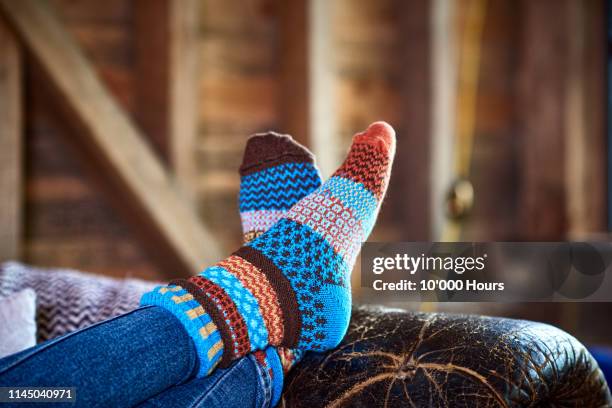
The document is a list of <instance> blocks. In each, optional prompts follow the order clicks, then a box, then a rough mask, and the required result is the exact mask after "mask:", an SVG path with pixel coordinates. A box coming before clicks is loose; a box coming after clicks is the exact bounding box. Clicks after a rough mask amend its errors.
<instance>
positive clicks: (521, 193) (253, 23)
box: [24, 0, 605, 278]
mask: <svg viewBox="0 0 612 408" xmlns="http://www.w3.org/2000/svg"><path fill="white" fill-rule="evenodd" d="M155 1H157V0H155ZM52 2H53V4H54V5H55V6H56V7H57V9H58V10H59V12H60V15H61V17H62V19H63V21H64V22H65V24H66V25H67V27H68V29H69V30H70V32H72V33H73V34H74V35H75V36H76V38H77V40H78V42H79V43H80V45H81V46H82V47H83V49H84V51H85V52H86V54H87V55H88V56H89V58H91V60H92V61H93V63H94V64H95V66H96V69H97V70H98V72H99V74H100V76H101V77H102V78H103V80H104V82H105V83H106V84H107V85H108V87H109V89H110V90H111V91H112V92H113V94H114V95H115V96H116V97H117V98H118V100H119V101H120V102H121V104H122V106H123V107H124V108H125V109H126V110H127V111H128V112H129V113H130V114H132V115H133V116H134V117H135V118H138V117H139V113H138V112H137V111H138V109H139V106H138V101H139V100H140V101H142V100H143V98H145V99H146V96H143V92H142V88H139V87H141V86H142V85H139V83H142V78H141V77H140V76H138V69H139V68H138V67H137V63H136V62H137V58H136V56H137V54H138V50H139V49H141V50H142V47H143V46H142V44H141V45H140V46H139V45H138V44H137V43H136V39H135V35H134V34H135V32H136V27H138V22H137V21H136V16H135V4H137V3H139V2H132V1H128V0H108V1H105V2H99V1H95V0H53V1H52ZM140 3H144V4H147V3H148V2H147V1H143V2H140ZM298 3H299V4H301V6H304V5H305V4H306V3H307V2H306V1H300V2H296V4H298ZM459 3H460V2H458V3H457V4H459ZM487 3H488V6H487V17H486V24H485V28H484V30H485V33H484V41H483V44H482V52H483V54H482V67H481V78H480V82H479V87H480V88H479V94H478V106H477V115H478V120H477V122H476V138H475V150H474V154H473V159H474V162H473V165H472V174H473V182H474V186H475V191H476V204H475V208H474V213H473V216H472V217H471V218H470V220H469V221H468V223H467V224H466V229H465V233H464V236H463V238H464V239H468V240H470V239H471V240H512V239H540V238H545V239H564V238H565V237H567V234H568V231H576V232H577V233H580V234H585V233H590V232H593V231H598V230H601V229H602V219H603V218H602V215H601V214H603V210H602V208H603V206H604V205H605V204H604V203H603V198H602V193H603V190H600V189H598V190H597V191H595V193H594V194H592V195H589V194H587V195H585V194H582V196H583V197H585V198H584V201H582V202H578V203H576V200H575V199H573V200H574V201H573V204H571V208H569V207H568V208H566V207H565V203H566V202H567V201H568V200H570V198H569V197H574V191H575V192H576V193H578V194H579V193H580V191H582V193H584V191H583V190H581V187H580V186H581V185H584V184H585V183H584V182H583V180H592V182H591V185H593V186H597V185H599V183H600V182H601V179H602V178H603V172H602V168H603V167H602V165H603V155H602V154H603V153H602V152H603V149H600V148H598V146H599V145H598V144H597V143H598V142H597V141H598V139H597V138H598V135H599V133H601V128H600V127H601V125H600V123H601V122H602V121H601V115H602V113H601V112H600V111H598V110H597V109H598V107H599V108H601V106H603V105H598V102H597V100H598V99H597V98H598V96H597V95H598V92H600V88H601V87H599V85H600V84H601V82H600V81H601V77H600V76H598V74H597V72H598V69H600V67H599V66H598V65H597V64H596V63H595V62H594V61H596V58H599V56H600V55H599V51H598V50H599V48H597V47H598V46H597V45H593V44H596V43H597V39H598V38H599V37H598V33H597V30H601V27H600V26H598V25H597V23H598V21H599V20H598V19H597V10H599V9H600V7H601V4H600V2H598V1H590V2H586V3H585V4H587V5H586V6H585V11H584V12H583V13H582V15H583V16H584V19H585V21H583V22H582V23H580V22H576V21H574V22H573V23H572V24H574V26H573V27H578V26H577V25H576V24H578V25H580V24H582V25H581V27H590V28H589V31H588V32H586V33H585V34H584V35H585V38H584V39H583V41H584V43H585V44H591V46H590V47H588V48H586V49H585V50H584V51H583V52H584V53H583V54H580V50H578V51H576V49H574V51H572V52H573V53H574V54H572V55H574V58H584V61H588V62H585V65H584V66H578V67H576V66H571V67H569V69H570V72H566V71H564V72H565V73H563V74H559V75H557V74H550V68H551V65H550V63H549V65H540V64H541V62H542V57H541V54H540V51H541V52H544V53H547V54H546V55H552V57H551V58H552V61H553V63H552V64H553V65H554V64H555V61H557V60H558V57H559V55H566V54H563V53H561V51H563V50H564V49H565V48H566V47H565V46H564V44H565V42H566V41H568V34H567V33H569V32H571V30H572V29H571V28H568V26H566V25H564V24H565V22H564V20H561V18H560V19H551V18H547V16H548V12H547V11H546V7H548V8H552V9H555V8H559V10H560V11H559V13H561V14H567V13H568V10H567V9H566V8H564V7H566V6H567V7H570V6H571V5H568V4H569V3H571V0H567V1H565V2H563V4H564V6H563V7H556V6H555V4H556V2H547V3H546V2H529V1H521V2H515V1H510V0H489V1H488V2H487ZM532 3H533V4H532ZM536 3H537V4H536ZM538 4H540V5H538ZM541 4H544V5H543V6H542V5H541ZM198 6H199V11H198V18H199V26H198V27H197V38H195V39H194V42H195V47H196V48H197V50H196V53H197V59H198V61H197V66H198V71H197V73H198V74H197V78H196V83H197V86H196V88H197V89H196V91H197V95H196V96H197V102H198V103H197V108H196V109H197V111H196V112H195V115H196V116H197V123H196V129H197V131H196V138H195V141H194V143H193V144H194V149H193V151H192V154H193V164H194V166H195V167H194V168H193V169H190V170H189V172H190V173H191V174H192V176H193V180H190V182H189V187H190V188H192V194H193V196H194V197H195V202H196V204H197V206H198V209H199V212H200V214H201V215H202V216H203V218H204V220H205V221H206V222H207V224H208V225H209V226H211V228H212V229H213V231H214V233H215V235H216V236H217V237H218V239H219V241H220V243H221V245H223V246H225V248H233V247H235V246H237V245H239V243H240V223H239V217H238V213H237V211H238V205H237V191H238V186H239V178H238V174H237V168H238V166H239V164H240V160H241V156H242V150H243V147H244V143H245V141H246V138H247V137H248V135H250V134H252V133H255V132H259V131H264V130H268V129H274V130H278V131H288V128H289V130H291V129H293V131H294V132H296V133H300V130H299V129H298V128H299V126H300V123H303V121H304V120H305V118H307V117H308V115H307V113H305V112H304V111H305V110H306V109H307V107H308V103H310V102H312V101H304V100H292V98H291V89H297V91H295V94H294V96H295V97H296V98H304V97H308V96H309V95H308V92H307V89H306V88H305V87H302V86H299V85H300V83H298V84H296V83H291V81H292V76H291V72H290V69H291V65H290V64H288V63H287V62H285V61H281V59H282V58H283V57H284V56H286V55H287V50H286V49H284V48H283V47H284V46H286V43H285V42H284V40H285V37H281V36H282V35H283V33H286V32H287V27H286V26H284V25H283V23H282V20H281V19H282V18H286V16H287V14H290V13H288V12H287V10H286V9H284V7H287V4H283V6H282V7H281V6H279V4H278V2H276V1H272V0H251V1H247V2H244V1H241V0H201V1H199V3H198ZM296 7H297V6H296ZM304 8H305V7H304ZM539 8H543V11H542V10H540V11H538V10H539ZM330 9H331V11H332V16H331V24H332V31H331V33H332V34H331V38H330V39H329V41H330V43H331V45H332V46H333V48H334V51H335V52H334V57H333V61H331V63H332V65H333V69H334V78H333V82H334V89H333V93H334V94H335V95H336V96H335V100H334V102H335V109H336V113H337V117H336V122H337V135H336V136H337V144H338V146H339V147H340V148H339V150H340V151H339V152H337V154H338V155H340V154H341V153H342V152H341V151H343V150H344V149H346V147H348V144H349V142H350V138H351V136H352V134H353V133H354V132H356V131H359V130H361V129H363V128H364V127H365V126H367V124H368V123H369V122H371V121H373V120H387V121H389V122H390V123H391V124H393V125H394V126H395V127H396V129H397V130H398V143H399V148H398V161H397V163H396V167H395V168H394V177H393V179H392V186H391V189H390V191H389V195H388V198H387V200H386V202H385V204H384V206H383V210H382V213H381V218H380V222H379V224H378V226H377V228H376V230H375V232H374V236H373V239H376V240H427V239H430V238H431V237H430V211H431V208H432V207H433V206H441V205H442V203H432V202H429V197H430V194H429V179H428V177H429V166H430V165H431V158H430V154H431V151H430V146H429V143H430V133H431V123H432V121H433V120H435V118H432V117H431V107H430V103H431V99H430V98H431V72H430V71H431V67H430V58H431V55H430V49H429V45H430V38H429V36H430V33H429V28H430V27H429V21H430V15H429V13H430V9H429V2H428V1H426V0H423V1H421V0H418V1H410V2H406V1H402V0H377V1H373V0H335V1H334V3H333V7H331V8H330ZM561 9H562V10H561ZM140 17H143V16H140ZM145 17H146V16H145ZM293 17H294V18H295V19H296V20H295V21H297V22H298V23H300V24H306V23H307V22H305V21H302V20H300V19H297V18H296V17H295V15H294V16H293ZM298 17H299V16H298ZM569 23H571V22H569ZM569 23H568V24H569ZM295 28H296V30H295V32H296V33H297V34H295V33H294V35H296V37H295V38H293V39H292V41H296V43H299V41H300V38H299V35H300V34H299V33H300V30H299V28H300V27H295ZM563 30H565V31H566V34H559V33H558V32H559V31H563ZM301 31H302V32H304V30H301ZM555 33H557V34H555ZM538 47H540V48H541V50H540V51H538V50H539V48H538ZM551 47H552V48H551ZM554 47H557V48H554ZM574 47H576V45H574ZM303 49H307V44H306V43H304V46H303ZM555 49H559V50H560V51H559V53H557V52H555V51H554V50H555ZM570 49H571V48H570ZM602 49H603V48H602ZM293 51H295V50H293ZM140 52H142V51H140ZM295 58H297V57H295ZM564 58H565V57H564ZM561 63H562V64H565V62H562V61H561ZM598 67H599V68H598ZM142 69H143V68H142V67H141V68H140V70H141V71H142ZM576 70H578V72H583V73H586V74H589V75H591V76H590V78H591V79H590V80H588V81H587V82H585V83H583V84H582V85H581V86H582V88H581V89H582V91H580V92H583V93H584V96H583V97H582V99H580V98H579V99H578V101H580V100H583V101H585V103H587V104H588V105H587V106H586V107H583V111H584V115H583V117H584V118H586V119H585V120H583V122H586V123H587V124H589V125H588V126H587V127H585V128H581V127H580V126H576V125H575V122H572V123H574V124H572V123H570V124H569V125H568V124H567V123H566V122H563V120H564V119H563V118H564V115H563V114H562V113H561V112H564V111H563V109H565V108H563V107H559V106H558V105H554V106H552V105H550V104H548V103H547V102H546V101H549V100H554V99H555V98H557V97H558V98H565V97H566V94H565V91H558V90H555V89H557V88H555V87H556V86H557V85H559V86H563V87H564V88H563V89H565V86H566V85H564V84H566V82H567V81H568V76H571V75H576V74H575V72H576ZM580 70H582V71H580ZM298 71H299V70H298ZM572 72H573V73H574V74H572ZM538 73H539V74H538ZM158 74H160V73H158ZM160 75H162V76H163V75H164V73H163V72H161V74H160ZM305 75H307V73H305V72H296V75H295V81H303V78H304V76H305ZM585 76H586V77H588V75H585ZM26 80H27V89H28V94H27V95H26V103H25V105H26V114H27V116H28V124H27V128H26V133H27V135H26V138H27V142H28V143H27V149H26V152H25V153H26V158H27V160H26V163H27V167H26V177H27V183H26V204H27V206H26V213H27V217H26V218H27V222H26V225H25V228H26V229H25V233H26V241H25V245H24V250H25V259H26V260H27V261H29V262H33V263H41V264H46V265H59V266H72V267H78V268H81V269H87V270H92V271H97V272H102V273H106V274H110V275H124V274H125V273H126V271H128V273H131V274H134V275H137V276H146V277H152V278H156V277H161V276H163V275H162V274H161V272H160V271H159V266H158V265H156V264H155V263H154V262H152V261H151V260H150V257H149V256H148V255H147V252H146V250H144V249H143V248H142V247H141V245H139V244H138V238H136V237H135V236H134V234H133V231H131V230H130V228H129V226H128V225H127V224H126V223H125V222H123V220H122V219H121V218H120V216H119V215H118V214H116V213H115V212H114V210H113V209H112V208H111V207H110V206H109V205H107V203H106V199H105V197H104V196H103V194H102V193H101V192H100V191H99V189H98V188H97V187H96V186H95V185H94V184H92V180H90V179H89V178H88V177H87V175H86V174H85V173H84V171H83V169H82V168H81V166H80V164H79V162H78V160H76V157H75V155H76V153H75V152H74V151H71V149H70V147H69V146H68V145H67V144H66V143H65V142H64V141H62V140H61V138H60V137H58V136H59V134H61V133H62V132H63V129H62V124H61V123H58V121H57V119H56V118H54V117H53V115H52V114H51V113H50V112H49V109H48V106H49V105H50V104H52V103H53V101H49V100H46V99H45V96H44V94H42V93H40V92H38V91H37V86H36V77H35V73H34V72H31V71H30V70H28V72H27V73H26ZM552 82H555V84H557V85H555V84H552ZM547 84H548V85H547ZM549 85H550V86H549ZM553 85H554V86H553ZM291 86H293V87H294V88H291ZM139 89H140V90H139ZM547 89H549V90H550V92H551V93H546V92H543V93H540V92H539V90H543V91H546V90H547ZM601 89H602V88H601ZM555 92H557V93H558V95H557V94H554V93H555ZM555 95H556V96H555ZM591 96H593V97H591ZM538 101H539V102H538ZM153 102H154V101H153ZM536 102H537V103H536ZM579 103H580V102H579ZM288 104H291V106H288ZM530 104H531V105H530ZM534 105H535V106H536V107H537V106H539V107H541V108H542V109H548V110H547V111H546V112H544V113H543V114H542V115H538V114H537V111H536V110H534V109H531V106H534ZM546 106H548V107H546ZM140 108H142V106H141V107H140ZM151 109H153V110H154V109H155V107H152V108H151ZM550 109H554V110H555V111H554V112H553V113H554V115H552V116H549V115H548V113H550V112H549V110H550ZM288 111H289V113H287V112H288ZM547 112H548V113H547ZM540 119H542V120H545V121H546V123H549V124H550V126H549V127H547V128H546V129H543V130H542V129H539V128H538V122H539V121H540ZM557 119H559V120H561V121H562V122H563V123H562V124H559V123H557V122H556V121H557ZM578 120H581V119H578ZM567 126H573V128H577V129H582V132H585V134H586V135H587V138H586V139H585V140H588V141H589V142H588V143H587V145H584V146H582V147H581V149H582V150H583V151H584V152H586V153H585V157H587V156H586V155H588V154H590V155H591V156H593V157H595V156H596V157H597V159H596V160H597V163H598V164H597V166H594V167H588V166H587V167H584V161H580V160H575V159H573V158H571V157H570V158H569V162H571V163H574V164H576V163H577V164H576V165H578V166H582V167H581V169H582V170H580V172H579V174H580V178H578V179H576V178H574V179H573V180H574V181H567V182H566V179H565V177H564V175H563V174H561V175H560V174H558V171H559V167H558V163H549V162H550V160H548V158H546V157H545V160H544V161H542V160H541V158H542V156H543V154H544V155H546V154H548V153H549V152H550V151H549V150H548V147H549V146H550V145H551V144H553V145H554V146H557V147H559V146H561V145H562V144H563V143H565V142H566V136H564V135H567V133H566V132H565V130H564V129H565V128H566V127H567ZM146 127H148V128H149V129H153V128H156V127H157V125H156V124H149V125H146V124H144V126H143V128H146ZM160 127H166V128H167V127H168V124H167V123H166V124H162V125H161V126H160ZM295 129H297V130H295ZM555 129H556V130H558V131H560V132H561V134H559V133H558V132H557V131H556V130H555ZM160 132H161V131H160ZM152 133H154V132H152ZM162 133H163V132H162ZM162 133H158V134H157V136H155V138H154V142H153V144H154V146H156V148H157V149H158V151H159V153H160V155H162V156H164V157H167V158H170V157H172V156H171V154H170V153H169V152H168V151H167V149H168V148H169V147H168V146H170V145H169V144H168V143H167V141H165V140H163V135H161V134H162ZM307 134H308V131H306V130H304V131H303V132H302V133H301V134H299V139H300V140H301V141H302V142H304V143H306V144H309V140H308V137H307V136H306V135H307ZM541 134H542V135H544V136H541ZM160 135H161V136H160ZM546 135H548V136H546ZM549 136H550V137H549ZM568 137H569V136H568ZM572 140H573V142H574V143H575V138H574V139H571V138H570V139H568V143H572ZM530 143H535V144H534V145H533V146H531V147H530V148H537V151H538V152H539V153H537V154H535V153H533V152H532V153H529V150H527V147H528V146H529V145H528V144H530ZM563 151H565V150H563ZM543 152H544V153H543ZM597 153H599V154H597ZM563 157H566V156H565V153H563ZM564 160H565V159H564ZM189 163H191V160H190V161H189ZM545 163H549V164H550V166H548V167H547V168H546V169H544V170H543V171H540V170H539V168H540V167H541V166H544V164H545ZM581 163H582V164H581ZM561 169H562V172H563V171H567V170H563V169H564V167H561ZM569 171H571V170H569ZM555 172H557V173H555ZM549 174H550V175H551V177H553V178H554V180H553V179H551V180H553V182H552V183H548V182H546V181H545V180H544V178H546V177H548V175H549ZM564 174H565V173H564ZM190 177H191V176H190ZM543 180H544V181H543ZM541 183H544V187H542V186H543V185H542V184H541ZM550 191H552V193H553V197H554V200H551V199H550V197H549V193H550ZM576 196H579V195H576ZM547 203H548V204H547ZM553 206H554V210H553V211H550V209H551V208H553ZM570 209H573V210H572V212H569V211H570ZM559 211H560V213H559ZM542 214H543V215H542ZM559 214H562V215H559ZM572 214H573V215H572ZM584 214H587V215H589V218H588V220H587V221H586V222H585V223H583V225H577V224H576V223H579V222H580V220H581V219H582V218H583V217H582V215H584ZM551 217H552V218H551ZM534 220H535V221H537V222H535V221H534ZM549 220H552V221H550V226H548V227H546V228H545V229H546V232H545V233H544V232H542V231H544V230H543V229H540V225H542V223H549ZM572 220H573V221H572ZM524 226H525V227H524Z"/></svg>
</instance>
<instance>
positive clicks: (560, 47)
mask: <svg viewBox="0 0 612 408" xmlns="http://www.w3.org/2000/svg"><path fill="white" fill-rule="evenodd" d="M569 1H573V0H569ZM563 3H565V2H563ZM564 6H565V4H563V5H561V4H560V2H557V1H555V0H543V1H531V0H523V1H521V2H520V14H519V16H520V19H521V20H522V22H523V24H522V25H521V27H522V30H521V31H520V33H519V34H520V39H519V56H518V93H517V102H516V106H517V118H518V128H517V134H518V135H519V137H520V138H521V142H520V143H519V146H520V150H519V156H520V163H519V166H518V167H519V178H518V180H519V181H520V186H519V200H518V208H519V216H518V221H519V224H520V225H521V228H520V230H519V231H517V233H519V237H518V238H519V239H525V240H533V241H540V240H544V241H545V240H560V239H565V232H566V231H567V217H566V215H567V206H566V205H567V201H566V196H565V180H564V179H565V172H564V171H565V166H566V155H565V149H566V141H565V137H564V135H565V134H566V126H565V120H564V115H565V113H566V111H565V106H564V103H565V97H566V95H565V89H566V88H565V80H566V72H567V60H568V55H567V54H568V47H567V45H568V41H567V36H568V35H574V33H571V32H568V25H567V18H568V16H567V11H566V7H564Z"/></svg>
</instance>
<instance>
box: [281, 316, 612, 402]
mask: <svg viewBox="0 0 612 408" xmlns="http://www.w3.org/2000/svg"><path fill="white" fill-rule="evenodd" d="M283 400H284V403H285V405H286V406H288V407H308V408H314V407H323V406H325V407H378V406H385V407H438V406H443V407H446V406H448V407H474V406H477V407H500V406H501V407H515V406H516V407H536V406H537V407H540V406H545V407H548V406H556V407H561V406H563V407H565V406H576V407H605V406H612V399H611V397H610V391H609V389H608V385H607V384H606V381H605V379H604V377H603V374H602V372H601V371H600V370H599V367H598V366H597V363H596V362H595V360H593V358H592V357H591V355H590V354H589V352H588V351H587V350H586V348H585V347H584V346H583V345H582V344H581V343H580V342H578V340H576V339H575V338H574V337H572V336H570V335H569V334H567V333H565V332H563V331H561V330H559V329H557V328H555V327H553V326H549V325H546V324H542V323H535V322H530V321H523V320H513V319H503V318H494V317H482V316H471V315H450V314H442V313H414V312H405V311H399V310H396V309H393V310H392V309H383V308H373V307H360V308H356V309H354V310H353V316H352V320H351V325H350V328H349V331H348V334H347V335H346V337H345V338H344V340H343V342H342V343H341V344H340V346H339V347H337V348H336V349H335V350H332V351H330V352H328V353H324V354H320V353H308V354H307V355H306V356H305V357H304V360H303V361H302V362H301V363H300V364H298V365H297V366H296V367H295V368H294V369H293V370H292V371H291V372H290V373H289V375H288V377H287V379H286V381H285V390H284V394H283Z"/></svg>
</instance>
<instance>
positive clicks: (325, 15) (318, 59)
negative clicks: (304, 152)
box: [307, 0, 346, 177]
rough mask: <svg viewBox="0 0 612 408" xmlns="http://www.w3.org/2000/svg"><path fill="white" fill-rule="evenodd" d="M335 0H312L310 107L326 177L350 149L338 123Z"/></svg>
mask: <svg viewBox="0 0 612 408" xmlns="http://www.w3.org/2000/svg"><path fill="white" fill-rule="evenodd" d="M334 4H336V3H335V2H332V1H328V0H309V1H308V10H307V13H308V14H307V15H308V26H307V27H308V79H309V90H308V95H309V98H308V109H309V116H308V118H309V123H310V125H309V131H310V134H309V136H308V137H309V140H310V144H311V146H312V150H313V152H314V153H315V154H316V155H317V162H318V164H319V168H320V169H321V174H322V175H323V177H328V176H330V175H331V174H332V172H333V171H334V170H336V167H338V165H339V164H340V160H341V156H343V155H344V153H345V152H346V148H345V147H342V146H340V143H339V138H340V135H339V134H338V126H337V118H338V114H337V111H336V105H337V100H336V95H335V92H334V85H335V82H334V80H335V72H334V53H333V41H331V40H330V39H331V38H332V36H333V30H332V28H333V24H332V19H333V15H334Z"/></svg>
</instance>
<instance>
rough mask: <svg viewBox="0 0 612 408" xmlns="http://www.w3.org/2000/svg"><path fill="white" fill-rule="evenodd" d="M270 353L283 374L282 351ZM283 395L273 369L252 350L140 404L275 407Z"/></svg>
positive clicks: (185, 407)
mask: <svg viewBox="0 0 612 408" xmlns="http://www.w3.org/2000/svg"><path fill="white" fill-rule="evenodd" d="M270 351H272V348H270ZM269 357H270V361H274V362H275V364H276V365H277V367H276V368H274V372H275V373H274V374H275V375H280V376H282V375H283V372H282V369H281V367H280V360H279V359H278V355H277V354H271V355H270V356H269ZM281 383H282V382H281ZM275 393H276V394H277V395H275ZM279 397H280V390H275V389H274V379H273V377H272V375H271V372H270V371H269V370H268V369H266V368H265V366H263V365H262V364H261V362H260V361H259V360H258V359H257V357H255V355H254V354H249V355H248V356H246V357H243V358H241V359H240V360H238V361H236V362H235V363H234V364H232V365H231V366H230V367H229V368H223V369H218V370H215V371H214V372H213V373H212V374H211V375H209V376H207V377H203V378H196V379H193V380H191V381H189V382H188V383H186V384H183V385H177V386H174V387H172V388H170V389H168V390H166V391H164V392H162V393H161V394H159V395H156V396H154V397H152V398H150V399H149V400H147V401H145V402H143V403H142V404H141V405H140V406H139V407H141V408H144V407H164V408H172V407H177V408H196V407H202V408H220V407H222V408H242V407H245V406H249V407H257V408H260V407H261V408H267V407H274V406H275V405H276V404H277V403H278V399H279Z"/></svg>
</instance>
